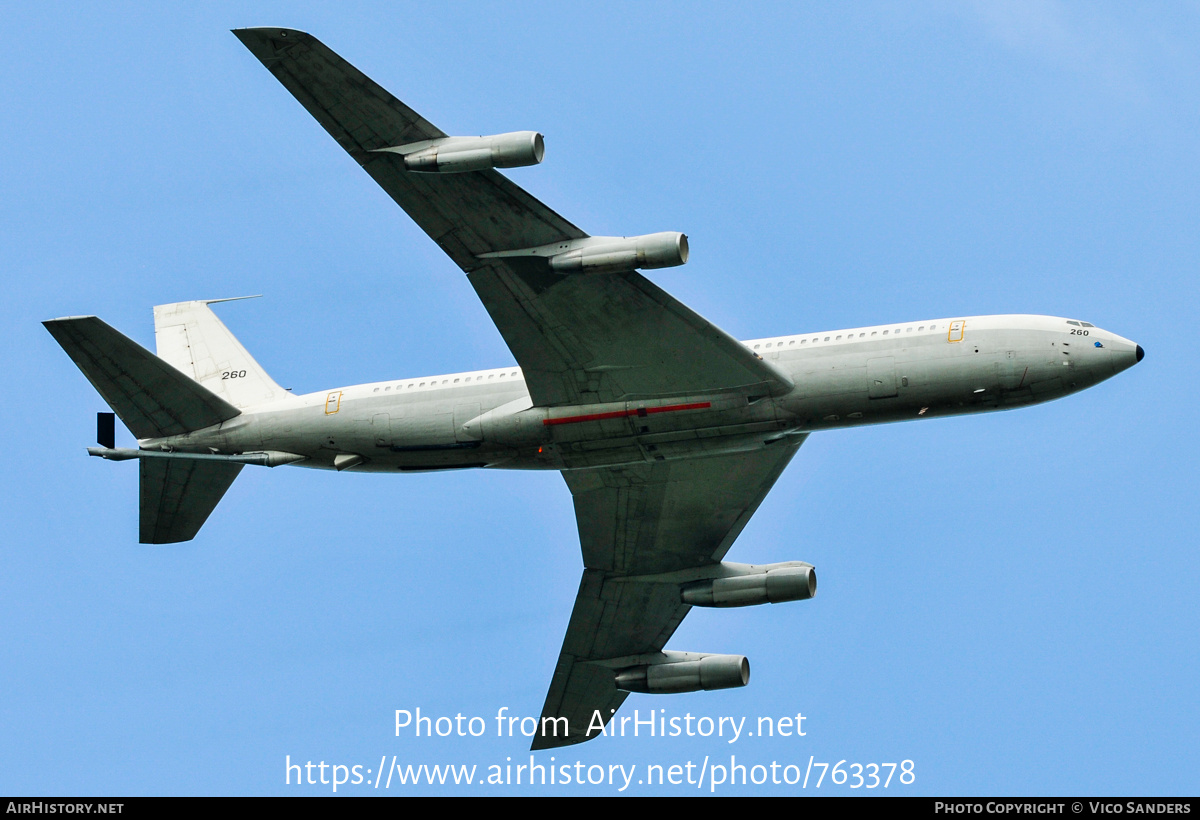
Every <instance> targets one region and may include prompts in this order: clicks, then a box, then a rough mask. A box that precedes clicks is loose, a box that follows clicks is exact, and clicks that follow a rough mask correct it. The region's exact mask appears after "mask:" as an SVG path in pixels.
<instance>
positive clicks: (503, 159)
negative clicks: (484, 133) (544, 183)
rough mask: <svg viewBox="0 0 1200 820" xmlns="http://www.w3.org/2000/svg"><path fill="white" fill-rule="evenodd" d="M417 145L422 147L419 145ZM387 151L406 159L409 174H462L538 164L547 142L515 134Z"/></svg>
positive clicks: (531, 135)
mask: <svg viewBox="0 0 1200 820" xmlns="http://www.w3.org/2000/svg"><path fill="white" fill-rule="evenodd" d="M416 145H420V144H419V143H417V144H416ZM412 147H414V146H401V147H399V148H385V149H383V150H385V151H389V152H392V153H398V154H402V155H403V156H404V167H405V168H407V169H408V170H409V171H419V172H423V173H438V174H459V173H463V172H464V171H482V170H484V169H486V168H520V167H522V166H525V165H537V164H538V163H539V162H541V161H542V157H543V156H545V153H546V143H545V141H544V140H543V138H542V135H541V134H539V133H538V132H536V131H514V132H512V133H511V134H496V135H495V136H491V137H444V138H442V139H437V140H430V141H429V144H428V145H425V146H424V147H420V148H417V149H416V150H412V151H410V150H408V149H409V148H412Z"/></svg>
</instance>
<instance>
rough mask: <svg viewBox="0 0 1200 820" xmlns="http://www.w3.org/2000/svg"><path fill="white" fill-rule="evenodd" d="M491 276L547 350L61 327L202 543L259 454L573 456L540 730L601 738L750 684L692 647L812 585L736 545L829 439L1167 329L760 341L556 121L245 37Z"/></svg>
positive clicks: (155, 523)
mask: <svg viewBox="0 0 1200 820" xmlns="http://www.w3.org/2000/svg"><path fill="white" fill-rule="evenodd" d="M234 34H235V35H236V36H237V37H238V39H239V40H241V42H242V43H243V44H244V45H245V46H246V47H247V48H248V49H249V50H250V52H251V53H252V54H253V55H254V56H255V57H256V58H258V59H259V60H260V61H261V62H262V63H263V65H264V66H265V67H266V68H267V69H268V70H269V71H270V72H271V73H272V74H273V75H274V76H275V77H276V79H278V80H279V81H280V82H281V83H282V84H283V85H284V87H285V88H286V89H287V90H288V91H290V92H291V93H292V94H293V95H294V96H295V97H296V99H297V100H298V101H299V102H300V104H301V105H302V106H304V108H305V109H307V110H308V112H309V113H310V114H312V115H313V117H315V118H316V120H317V121H318V122H319V123H320V124H321V126H323V127H324V128H325V130H326V131H328V132H329V134H330V135H331V136H332V137H333V138H334V139H335V140H336V141H337V142H338V144H339V145H341V146H342V148H343V149H345V150H346V151H347V152H348V153H349V154H350V155H351V156H352V157H353V158H354V159H355V160H356V161H357V162H358V163H359V164H360V165H361V166H362V167H363V169H364V170H365V171H366V172H367V173H368V174H370V175H371V177H372V178H373V179H374V180H375V181H376V182H377V183H379V185H380V186H382V188H383V189H384V190H385V191H386V192H387V193H388V194H389V195H390V196H391V197H392V198H393V199H394V200H395V201H396V202H397V204H399V205H400V207H401V208H402V209H404V211H405V212H406V213H407V214H408V215H409V216H410V217H411V218H412V219H413V220H414V221H415V222H416V223H417V224H418V225H419V226H420V227H421V228H422V229H423V230H424V231H425V233H426V234H428V235H429V237H430V238H431V239H432V240H433V241H434V242H436V243H437V244H438V246H439V247H441V248H442V250H444V251H445V252H446V254H447V255H449V257H450V258H451V259H452V260H453V261H454V262H455V263H456V264H457V265H458V266H459V267H460V268H461V269H462V270H463V272H464V273H465V274H466V276H467V280H468V282H470V284H471V286H472V287H473V288H474V289H475V292H476V293H477V294H478V296H479V298H480V300H481V301H482V302H483V304H484V306H485V308H486V309H487V311H488V313H489V314H490V316H491V317H492V319H493V320H494V322H495V324H496V326H497V328H498V329H499V331H500V333H501V335H502V337H503V338H504V341H505V342H506V343H507V344H508V346H509V349H510V350H511V351H512V354H513V356H514V357H515V359H516V361H517V362H518V363H519V365H520V366H519V367H507V368H500V369H490V370H477V371H472V372H464V373H451V374H443V375H439V376H427V377H421V378H406V379H392V380H388V381H381V382H376V383H372V384H363V385H355V386H349V387H339V388H335V389H329V390H323V391H320V392H316V393H309V394H306V395H293V394H292V393H290V392H289V391H288V390H285V389H283V388H281V387H280V386H279V385H278V384H276V383H275V382H274V381H273V380H272V379H271V378H270V376H268V375H267V373H266V371H265V370H264V369H263V368H262V367H261V366H260V365H259V364H258V362H256V361H255V360H254V358H253V357H252V356H251V355H250V354H249V353H248V352H247V351H246V350H245V348H243V347H242V345H241V344H240V343H239V342H238V340H237V339H236V338H235V337H234V335H233V334H232V333H231V332H230V331H229V330H228V328H227V327H226V326H225V325H224V324H223V323H222V322H221V320H220V319H219V318H217V315H216V314H215V313H214V312H213V310H212V309H211V307H210V305H212V304H214V303H216V302H222V301H227V300H220V299H218V300H201V301H190V302H179V303H175V304H169V305H160V306H158V307H156V308H155V309H154V325H155V343H156V353H157V355H156V354H154V353H151V352H149V351H148V350H146V349H145V348H143V347H141V346H140V345H138V344H137V343H136V342H134V341H132V340H130V339H129V338H127V337H125V336H124V335H122V334H121V333H119V332H118V331H116V330H114V329H113V328H112V327H110V326H109V325H107V324H105V323H104V322H103V321H101V320H100V319H98V318H97V317H94V316H79V317H67V318H61V319H54V320H50V321H47V322H45V323H44V324H45V327H46V328H47V329H48V330H49V332H50V333H51V335H52V336H53V337H54V338H55V340H57V341H58V343H59V344H60V345H61V346H62V347H63V349H64V350H65V351H66V352H67V354H68V355H69V356H70V357H71V359H72V360H73V361H74V362H75V363H76V365H78V367H79V368H80V369H81V370H82V371H83V373H84V375H85V376H86V377H87V378H88V380H89V381H90V382H91V383H92V385H93V386H94V387H95V388H96V389H97V391H98V392H99V393H100V395H101V396H102V397H103V398H104V400H105V401H106V402H107V403H108V405H109V406H110V407H111V409H112V410H113V411H114V412H115V414H116V415H117V416H119V417H120V418H121V421H122V422H123V423H124V424H125V426H126V427H128V428H129V430H130V431H131V432H132V434H133V435H134V436H135V437H136V438H137V440H138V446H137V448H118V447H116V446H115V422H114V419H113V414H112V413H101V414H99V416H98V429H97V439H98V443H99V444H100V446H99V447H93V448H89V449H88V452H89V453H90V454H91V455H93V456H98V457H101V458H105V459H110V460H117V461H119V460H137V461H138V462H139V464H140V470H141V473H140V533H139V534H140V541H141V542H143V543H150V544H166V543H176V542H180V541H187V540H190V539H192V538H194V537H195V536H196V534H197V533H198V531H199V530H200V528H201V526H202V525H203V524H204V522H205V520H207V518H208V516H209V515H210V513H211V512H212V511H213V509H214V508H215V507H216V505H217V504H218V502H219V501H220V500H221V497H222V496H223V495H224V493H225V491H226V490H227V489H228V488H229V486H230V485H231V484H232V482H233V481H234V479H235V478H236V477H237V476H238V474H239V472H240V471H241V469H242V468H243V467H244V466H245V465H247V464H254V465H260V466H267V467H276V466H281V465H295V466H301V467H312V468H317V469H327V470H335V471H345V470H349V471H354V472H378V473H399V472H419V471H429V470H451V469H464V468H474V467H480V468H488V469H535V470H559V471H561V473H562V475H563V478H564V479H565V480H566V483H567V486H568V488H569V489H570V491H571V494H572V496H573V499H574V505H575V514H576V518H577V521H578V529H579V539H580V546H581V549H582V553H583V564H584V570H583V577H582V579H581V581H580V586H579V591H578V594H577V597H576V600H575V605H574V610H573V611H572V613H571V616H570V621H569V624H568V627H567V633H566V637H565V639H564V641H563V646H562V650H561V652H560V655H559V659H558V662H557V665H556V668H555V671H554V675H553V678H552V680H551V683H550V688H549V691H548V693H547V696H546V700H545V704H544V706H543V709H542V718H541V720H540V722H539V729H538V734H537V735H536V736H535V737H534V740H533V744H532V748H533V749H534V750H538V749H550V748H555V747H560V746H565V745H569V744H574V743H580V742H583V741H586V740H589V739H591V738H592V737H595V736H597V735H598V734H599V730H598V725H606V724H607V723H608V722H609V721H610V720H611V719H612V717H613V716H614V715H615V714H616V711H617V710H618V709H619V708H620V706H621V704H622V703H623V702H624V700H625V698H626V697H627V696H628V694H629V693H630V692H642V693H652V694H669V693H678V692H691V691H699V690H713V689H722V688H733V687H740V686H745V685H746V684H747V683H748V682H749V662H748V660H747V659H746V658H745V657H743V656H740V655H719V654H706V653H700V652H685V651H678V650H668V649H666V648H665V647H666V644H667V642H668V641H669V639H670V638H671V636H672V634H673V633H674V632H675V630H676V628H677V627H678V626H679V624H680V622H681V621H682V620H683V618H684V617H685V616H686V615H687V613H688V612H689V611H690V609H691V607H693V606H706V607H735V606H753V605H758V604H764V603H783V602H789V601H797V600H805V599H809V598H812V597H813V595H814V594H815V593H816V588H817V583H816V572H815V568H814V567H813V565H811V564H809V563H806V562H803V561H786V562H782V563H776V564H765V565H751V564H739V563H733V562H727V561H724V560H723V559H724V558H725V555H726V553H728V551H729V549H730V548H731V547H732V545H733V543H734V541H735V540H736V539H737V537H738V535H739V534H740V533H741V531H742V529H743V528H744V527H745V526H746V523H747V522H748V521H749V519H750V517H751V516H752V515H753V514H754V512H755V510H756V509H757V508H758V506H759V505H760V504H761V503H762V501H763V499H764V498H765V497H766V495H767V493H768V492H769V491H770V489H771V487H772V486H773V485H774V483H775V481H776V480H777V479H778V478H779V476H780V475H781V474H782V473H783V471H784V469H785V468H786V467H787V465H788V463H789V462H790V461H791V460H792V458H793V456H795V454H796V452H797V450H799V449H800V447H801V446H802V445H803V444H804V442H805V440H806V439H807V438H808V436H809V435H811V434H812V433H814V432H818V431H824V430H833V429H841V428H846V427H856V426H860V425H867V424H880V423H886V422H895V421H906V420H920V419H931V418H939V417H944V416H952V415H960V414H965V413H978V412H986V411H994V410H1004V409H1012V408H1017V407H1024V406H1027V405H1033V404H1038V403H1041V402H1046V401H1051V400H1053V399H1057V398H1060V397H1063V396H1066V395H1068V394H1070V393H1074V392H1077V391H1079V390H1083V389H1085V388H1087V387H1091V386H1092V385H1095V384H1098V383H1099V382H1101V381H1104V380H1105V379H1108V378H1110V377H1112V376H1114V375H1116V374H1117V373H1120V372H1121V371H1123V370H1126V369H1127V368H1129V367H1131V366H1133V365H1134V364H1136V363H1137V362H1140V361H1141V360H1142V358H1143V357H1144V355H1145V352H1144V351H1143V349H1142V347H1141V346H1140V345H1138V344H1136V343H1134V342H1132V341H1130V340H1128V339H1125V338H1122V337H1121V336H1118V335H1116V334H1114V333H1111V332H1109V331H1106V330H1103V329H1101V328H1099V327H1096V326H1095V325H1093V324H1091V323H1088V322H1085V321H1081V320H1079V319H1067V318H1060V317H1051V316H1033V315H1005V316H959V317H948V318H941V319H929V320H923V321H915V322H898V323H891V324H885V325H878V326H874V327H859V328H849V329H843V330H831V331H822V332H816V333H804V334H800V335H791V336H777V337H772V338H762V339H754V340H751V341H745V342H741V341H738V340H736V339H734V338H732V337H731V336H730V335H729V334H727V333H725V332H724V331H723V330H721V329H720V328H718V327H717V326H716V325H714V324H712V323H711V322H709V321H708V320H707V319H704V318H703V317H701V316H699V315H698V314H696V313H695V312H694V311H692V310H691V309H689V308H688V307H686V306H685V305H683V304H681V303H680V302H678V301H677V300H675V299H674V298H672V297H671V296H670V295H669V294H667V293H666V292H665V291H663V290H662V289H661V288H659V287H658V286H657V285H655V284H654V283H652V282H651V281H649V280H648V279H647V278H646V277H644V276H643V275H642V274H641V273H640V272H639V271H642V270H653V269H658V268H666V267H672V266H678V265H682V264H685V263H686V262H687V259H688V253H689V250H688V240H687V237H686V236H685V235H684V234H682V233H673V232H664V233H656V234H650V235H647V236H637V237H599V236H590V235H588V234H587V233H585V232H584V231H582V230H581V229H580V228H578V227H576V226H575V225H573V224H571V223H570V222H568V221H567V220H565V219H564V218H563V217H561V216H559V215H558V214H557V213H555V212H554V211H552V210H550V209H549V208H548V207H546V206H545V205H544V204H542V203H541V202H539V201H537V200H536V199H534V198H533V197H532V196H530V195H529V194H528V193H526V192H525V191H524V190H522V189H521V188H519V187H517V186H516V185H515V184H513V183H512V182H511V181H509V180H508V179H507V178H506V177H505V176H503V175H502V174H500V173H499V172H498V171H497V170H496V169H498V168H509V167H520V166H526V165H536V164H538V163H540V162H541V161H542V159H543V157H544V151H545V144H544V139H543V137H542V135H541V134H539V133H536V132H532V131H525V132H516V133H510V134H500V135H494V136H482V137H454V136H449V135H447V134H446V133H444V132H442V131H441V130H439V129H438V128H436V127H435V126H433V125H432V124H431V123H429V122H428V121H427V120H425V119H423V118H422V117H421V116H420V115H419V114H417V113H416V112H414V111H412V110H411V109H410V108H408V107H407V106H406V105H405V104H404V103H402V102H400V101H399V100H397V99H396V98H395V97H393V96H392V95H391V94H389V93H388V92H387V91H385V90H384V89H383V88H381V87H380V86H378V85H376V84H375V83H374V82H372V81H371V80H370V79H369V78H367V77H366V76H365V75H363V74H362V73H361V72H359V71H358V70H357V69H355V68H354V67H353V66H351V65H350V64H349V63H348V62H346V61H345V60H344V59H342V58H341V57H339V56H338V55H337V54H335V53H334V52H333V51H331V50H330V49H329V48H328V47H326V46H325V45H324V44H323V43H321V42H320V41H319V40H317V39H316V38H314V37H312V36H311V35H309V34H306V33H304V32H300V31H295V30H291V29H280V28H252V29H240V30H236V31H234Z"/></svg>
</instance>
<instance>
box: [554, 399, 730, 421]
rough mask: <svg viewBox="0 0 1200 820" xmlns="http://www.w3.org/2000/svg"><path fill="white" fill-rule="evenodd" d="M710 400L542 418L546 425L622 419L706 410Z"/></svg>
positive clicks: (709, 405) (710, 404)
mask: <svg viewBox="0 0 1200 820" xmlns="http://www.w3.org/2000/svg"><path fill="white" fill-rule="evenodd" d="M709 407H712V402H707V401H703V402H697V403H695V404H669V405H667V406H666V407H638V408H636V409H634V410H614V411H613V412H611V413H590V414H588V415H586V416H566V417H565V418H561V419H542V424H545V425H546V426H550V425H554V424H575V423H576V422H580V421H603V420H604V419H623V418H627V417H629V416H648V415H650V414H651V413H673V412H675V411H676V410H707V409H708V408H709Z"/></svg>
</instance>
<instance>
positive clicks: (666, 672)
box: [616, 653, 750, 695]
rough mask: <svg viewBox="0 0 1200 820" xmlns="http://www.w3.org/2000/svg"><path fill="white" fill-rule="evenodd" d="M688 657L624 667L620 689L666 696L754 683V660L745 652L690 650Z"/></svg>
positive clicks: (620, 675)
mask: <svg viewBox="0 0 1200 820" xmlns="http://www.w3.org/2000/svg"><path fill="white" fill-rule="evenodd" d="M672 654H676V653H672ZM679 654H683V653H679ZM668 657H670V656H668ZM685 657H686V658H687V659H686V660H673V659H672V660H666V661H664V662H662V663H653V664H647V665H645V666H633V667H630V668H628V669H622V670H621V671H620V672H618V673H617V681H616V682H617V688H618V689H624V690H625V691H626V692H645V693H647V694H652V695H658V694H663V695H665V694H673V693H677V692H699V691H701V690H709V689H736V688H737V687H740V686H745V685H746V684H747V683H749V682H750V661H748V660H746V657H745V656H744V655H694V654H690V653H688V654H686V655H685Z"/></svg>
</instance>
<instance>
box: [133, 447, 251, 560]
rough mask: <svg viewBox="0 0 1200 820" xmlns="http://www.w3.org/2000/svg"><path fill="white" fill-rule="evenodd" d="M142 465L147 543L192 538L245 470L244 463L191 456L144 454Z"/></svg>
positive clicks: (141, 528)
mask: <svg viewBox="0 0 1200 820" xmlns="http://www.w3.org/2000/svg"><path fill="white" fill-rule="evenodd" d="M141 467H142V476H141V510H140V513H141V515H140V518H141V520H140V525H139V538H138V540H139V541H141V542H142V543H143V544H174V543H177V542H179V541H191V540H192V539H193V538H195V537H196V533H198V532H199V531H200V527H202V526H203V525H204V522H205V521H207V520H208V516H209V515H210V514H211V513H212V511H213V509H214V508H215V507H216V506H217V503H218V502H219V501H220V500H221V497H222V496H224V495H225V491H226V490H228V489H229V485H230V484H232V483H233V480H234V479H235V478H237V477H238V473H240V472H241V471H242V465H241V464H231V463H229V462H213V461H193V460H191V459H165V458H162V459H151V458H144V459H142V460H141Z"/></svg>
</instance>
